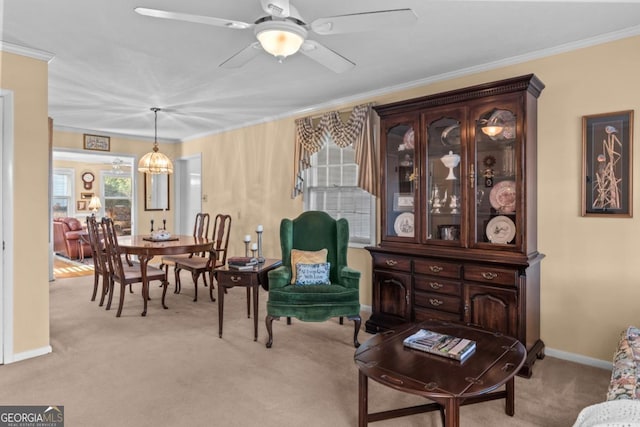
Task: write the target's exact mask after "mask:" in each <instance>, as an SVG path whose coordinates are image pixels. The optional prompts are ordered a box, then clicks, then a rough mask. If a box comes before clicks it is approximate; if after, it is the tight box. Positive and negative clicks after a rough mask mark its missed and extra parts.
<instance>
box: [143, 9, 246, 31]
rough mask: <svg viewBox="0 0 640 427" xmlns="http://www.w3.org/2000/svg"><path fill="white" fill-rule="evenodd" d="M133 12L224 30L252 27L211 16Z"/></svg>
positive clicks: (166, 12)
mask: <svg viewBox="0 0 640 427" xmlns="http://www.w3.org/2000/svg"><path fill="white" fill-rule="evenodd" d="M133 10H134V12H136V13H138V14H140V15H144V16H151V17H153V18H164V19H173V20H176V21H186V22H195V23H197V24H206V25H214V26H216V27H226V28H232V29H235V30H244V29H246V28H249V27H252V26H253V24H249V23H247V22H242V21H233V20H231V19H223V18H215V17H213V16H203V15H192V14H189V13H181V12H170V11H167V10H160V9H148V8H146V7H136V8H135V9H133Z"/></svg>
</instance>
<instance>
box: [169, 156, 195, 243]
mask: <svg viewBox="0 0 640 427" xmlns="http://www.w3.org/2000/svg"><path fill="white" fill-rule="evenodd" d="M175 170H176V172H175V176H174V182H175V187H176V204H175V206H176V225H177V232H178V233H179V234H188V235H190V234H192V233H193V225H194V224H193V221H194V218H195V217H196V214H197V213H198V212H201V211H202V154H196V155H193V156H189V157H183V158H180V159H177V160H176V162H175Z"/></svg>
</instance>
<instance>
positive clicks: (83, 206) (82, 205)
mask: <svg viewBox="0 0 640 427" xmlns="http://www.w3.org/2000/svg"><path fill="white" fill-rule="evenodd" d="M76 210H78V211H86V210H87V201H86V200H78V201H77V202H76Z"/></svg>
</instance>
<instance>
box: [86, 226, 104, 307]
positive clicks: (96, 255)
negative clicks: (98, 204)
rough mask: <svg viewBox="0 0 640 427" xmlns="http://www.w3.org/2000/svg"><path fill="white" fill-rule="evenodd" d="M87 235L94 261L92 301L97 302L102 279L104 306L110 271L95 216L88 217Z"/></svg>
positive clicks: (101, 301) (101, 296) (102, 302)
mask: <svg viewBox="0 0 640 427" xmlns="http://www.w3.org/2000/svg"><path fill="white" fill-rule="evenodd" d="M87 234H88V235H89V245H90V246H91V257H92V259H93V294H92V295H91V301H95V300H96V295H97V293H98V285H99V282H100V279H102V292H101V294H100V304H98V306H99V307H102V305H103V304H104V297H105V295H106V294H107V293H108V291H109V269H108V267H107V254H106V252H105V250H104V245H103V243H102V240H101V238H100V225H99V224H98V221H97V220H96V217H95V216H93V215H92V216H88V217H87Z"/></svg>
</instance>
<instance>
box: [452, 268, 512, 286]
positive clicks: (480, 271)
mask: <svg viewBox="0 0 640 427" xmlns="http://www.w3.org/2000/svg"><path fill="white" fill-rule="evenodd" d="M464 279H465V280H471V281H474V282H482V283H491V284H494V285H507V286H515V285H516V284H517V283H518V270H515V269H513V268H496V267H491V266H483V265H465V266H464Z"/></svg>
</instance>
